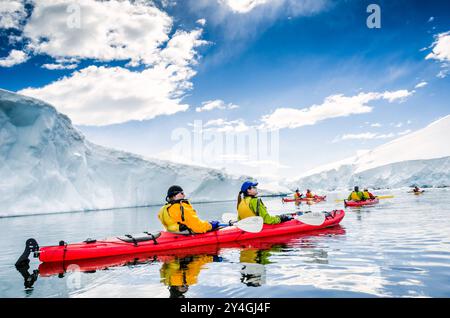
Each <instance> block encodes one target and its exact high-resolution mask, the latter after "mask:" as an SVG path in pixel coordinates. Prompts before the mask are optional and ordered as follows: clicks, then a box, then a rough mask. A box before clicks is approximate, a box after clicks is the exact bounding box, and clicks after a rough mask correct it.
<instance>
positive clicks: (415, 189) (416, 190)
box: [412, 186, 424, 193]
mask: <svg viewBox="0 0 450 318" xmlns="http://www.w3.org/2000/svg"><path fill="white" fill-rule="evenodd" d="M412 192H413V193H422V192H424V190H420V189H419V187H418V186H415V187H414V189H413V190H412Z"/></svg>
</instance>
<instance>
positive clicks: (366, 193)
mask: <svg viewBox="0 0 450 318" xmlns="http://www.w3.org/2000/svg"><path fill="white" fill-rule="evenodd" d="M376 198H377V197H376V196H374V195H373V194H372V193H370V192H369V190H368V189H367V188H365V189H364V192H363V199H364V200H374V199H376Z"/></svg>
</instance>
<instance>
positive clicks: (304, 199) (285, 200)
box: [282, 195, 327, 202]
mask: <svg viewBox="0 0 450 318" xmlns="http://www.w3.org/2000/svg"><path fill="white" fill-rule="evenodd" d="M326 198H327V196H326V195H324V196H317V197H314V198H300V199H292V198H283V199H282V200H283V202H295V201H314V202H320V201H325V200H326Z"/></svg>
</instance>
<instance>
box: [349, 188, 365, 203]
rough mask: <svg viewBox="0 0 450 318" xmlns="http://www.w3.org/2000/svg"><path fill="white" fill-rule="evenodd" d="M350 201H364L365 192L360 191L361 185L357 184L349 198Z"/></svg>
mask: <svg viewBox="0 0 450 318" xmlns="http://www.w3.org/2000/svg"><path fill="white" fill-rule="evenodd" d="M347 200H348V201H356V202H357V201H363V200H364V193H362V192H361V191H359V187H358V186H355V188H354V190H353V192H352V193H350V195H349V196H348V198H347Z"/></svg>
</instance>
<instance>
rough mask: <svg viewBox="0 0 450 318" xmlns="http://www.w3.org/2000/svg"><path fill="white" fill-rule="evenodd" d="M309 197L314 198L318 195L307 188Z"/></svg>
mask: <svg viewBox="0 0 450 318" xmlns="http://www.w3.org/2000/svg"><path fill="white" fill-rule="evenodd" d="M305 196H306V197H307V198H308V199H314V198H315V197H316V196H315V195H314V194H313V193H312V192H311V190H309V189H307V190H306V195H305Z"/></svg>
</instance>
